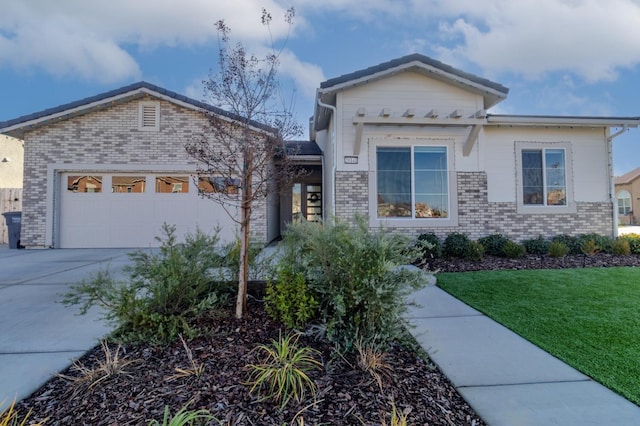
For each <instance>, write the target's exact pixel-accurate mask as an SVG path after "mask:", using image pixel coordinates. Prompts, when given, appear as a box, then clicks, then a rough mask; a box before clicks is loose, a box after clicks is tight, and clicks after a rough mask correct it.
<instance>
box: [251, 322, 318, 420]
mask: <svg viewBox="0 0 640 426" xmlns="http://www.w3.org/2000/svg"><path fill="white" fill-rule="evenodd" d="M299 338H300V334H295V335H289V336H287V337H282V335H280V336H279V338H278V340H277V341H276V340H272V341H271V344H270V345H258V346H257V347H256V348H255V349H254V350H255V351H258V352H259V354H258V357H259V360H258V363H256V364H250V365H248V368H249V369H250V370H251V373H250V376H249V381H248V384H249V385H251V390H250V392H251V393H253V392H258V393H260V394H261V395H262V400H263V401H264V400H268V399H273V400H274V401H276V402H280V408H284V407H285V406H286V405H287V404H288V403H289V401H290V400H291V399H292V398H293V399H295V400H296V401H298V402H300V401H302V400H303V399H304V397H305V394H306V392H307V390H309V391H310V392H311V393H312V394H315V390H316V386H315V384H314V383H313V380H311V378H310V377H309V375H308V373H309V372H310V371H312V370H314V369H320V368H321V367H322V364H321V363H320V362H318V361H317V360H316V359H315V358H314V355H316V354H318V352H317V351H316V350H314V349H312V348H307V347H302V348H299V347H298V339H299Z"/></svg>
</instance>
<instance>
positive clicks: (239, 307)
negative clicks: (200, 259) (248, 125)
mask: <svg viewBox="0 0 640 426" xmlns="http://www.w3.org/2000/svg"><path fill="white" fill-rule="evenodd" d="M246 140H247V138H245V141H246ZM252 164H253V147H252V146H250V145H249V144H247V146H246V150H245V151H244V164H243V173H242V174H243V176H242V204H241V212H240V214H241V216H242V221H241V223H240V238H241V240H240V262H239V263H240V267H239V271H238V298H237V300H236V318H238V319H241V318H243V317H244V316H245V314H246V313H247V287H248V282H249V243H250V239H249V235H250V234H251V207H252V201H253V193H252V185H253V180H252V177H253V173H252V171H253V170H252V168H251V165H252Z"/></svg>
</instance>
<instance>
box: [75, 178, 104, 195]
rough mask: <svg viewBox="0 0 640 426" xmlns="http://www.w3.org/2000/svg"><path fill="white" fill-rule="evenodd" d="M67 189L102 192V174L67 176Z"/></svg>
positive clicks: (82, 191) (81, 191) (80, 191)
mask: <svg viewBox="0 0 640 426" xmlns="http://www.w3.org/2000/svg"><path fill="white" fill-rule="evenodd" d="M67 191H68V192H79V193H98V192H102V176H93V175H92V176H86V175H77V176H67Z"/></svg>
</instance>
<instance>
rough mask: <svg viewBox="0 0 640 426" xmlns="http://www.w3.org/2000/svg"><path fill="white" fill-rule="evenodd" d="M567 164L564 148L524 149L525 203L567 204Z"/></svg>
mask: <svg viewBox="0 0 640 426" xmlns="http://www.w3.org/2000/svg"><path fill="white" fill-rule="evenodd" d="M565 164H566V163H565V154H564V149H563V148H545V149H523V150H522V191H523V197H522V199H523V204H524V205H538V206H566V205H567V179H566V173H565V169H566V166H565Z"/></svg>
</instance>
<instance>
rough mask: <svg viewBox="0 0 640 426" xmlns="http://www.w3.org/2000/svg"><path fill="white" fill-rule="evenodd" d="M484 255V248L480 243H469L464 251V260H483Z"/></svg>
mask: <svg viewBox="0 0 640 426" xmlns="http://www.w3.org/2000/svg"><path fill="white" fill-rule="evenodd" d="M483 255H484V246H483V245H482V244H480V243H479V242H478V241H469V244H467V248H466V250H465V251H464V258H465V259H469V260H481V259H482V256H483Z"/></svg>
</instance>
